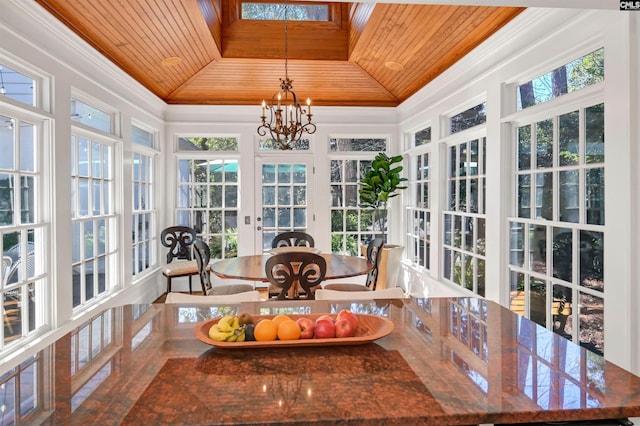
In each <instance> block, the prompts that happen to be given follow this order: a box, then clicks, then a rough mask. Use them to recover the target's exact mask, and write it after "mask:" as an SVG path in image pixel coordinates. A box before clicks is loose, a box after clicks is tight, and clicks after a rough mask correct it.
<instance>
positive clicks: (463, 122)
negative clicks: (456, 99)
mask: <svg viewBox="0 0 640 426" xmlns="http://www.w3.org/2000/svg"><path fill="white" fill-rule="evenodd" d="M486 109H487V103H486V102H483V103H481V104H479V105H476V106H474V107H472V108H469V109H468V110H466V111H463V112H461V113H459V114H457V115H454V116H453V117H451V118H450V120H449V129H450V130H449V131H450V134H454V133H458V132H460V131H462V130H465V129H469V128H471V127H474V126H477V125H479V124H484V123H485V122H486V121H487V113H486Z"/></svg>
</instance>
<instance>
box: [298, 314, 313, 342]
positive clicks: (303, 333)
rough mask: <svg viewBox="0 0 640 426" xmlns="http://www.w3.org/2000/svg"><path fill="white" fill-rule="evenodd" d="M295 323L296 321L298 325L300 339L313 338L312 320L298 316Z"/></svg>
mask: <svg viewBox="0 0 640 426" xmlns="http://www.w3.org/2000/svg"><path fill="white" fill-rule="evenodd" d="M296 323H298V327H300V338H301V339H311V338H313V329H314V324H313V321H311V320H310V319H309V318H306V317H303V318H298V320H297V321H296Z"/></svg>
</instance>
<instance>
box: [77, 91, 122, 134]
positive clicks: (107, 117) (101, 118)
mask: <svg viewBox="0 0 640 426" xmlns="http://www.w3.org/2000/svg"><path fill="white" fill-rule="evenodd" d="M71 120H73V121H75V122H76V123H80V124H83V125H85V126H88V127H91V128H93V129H96V130H100V131H102V132H104V133H113V117H112V116H111V114H108V113H106V112H104V111H101V110H99V109H98V108H96V107H93V106H91V105H88V104H86V103H84V102H81V101H79V100H77V99H72V100H71Z"/></svg>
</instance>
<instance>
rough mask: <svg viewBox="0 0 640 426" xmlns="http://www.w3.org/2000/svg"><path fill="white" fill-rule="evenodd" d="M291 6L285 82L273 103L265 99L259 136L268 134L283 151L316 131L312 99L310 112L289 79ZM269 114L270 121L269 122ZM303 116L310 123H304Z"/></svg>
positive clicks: (287, 33) (285, 55)
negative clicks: (304, 135) (299, 100)
mask: <svg viewBox="0 0 640 426" xmlns="http://www.w3.org/2000/svg"><path fill="white" fill-rule="evenodd" d="M287 9H288V5H287V2H286V0H285V3H284V79H282V78H281V79H280V92H278V93H276V94H274V95H273V96H272V97H271V103H270V104H268V105H267V103H266V102H265V101H264V100H262V115H261V116H260V118H261V119H262V124H261V125H260V126H258V134H259V135H260V136H266V135H267V133H269V135H270V136H271V138H272V139H273V141H274V142H275V143H276V144H277V145H278V148H279V149H281V150H289V149H293V145H294V144H295V143H296V142H298V141H299V140H300V138H302V135H303V134H305V133H307V134H310V135H311V134H313V133H315V132H316V125H315V124H314V123H312V122H311V117H312V114H311V99H309V98H307V105H306V109H305V108H303V107H302V106H301V105H300V102H298V97H297V96H296V93H295V92H294V91H293V87H292V85H291V83H292V80H291V79H289V69H288V59H289V58H288V56H289V51H288V49H289V31H288V23H289V20H288V19H287ZM267 112H268V113H269V119H268V120H267ZM303 116H306V121H307V122H306V123H305V124H302V120H303Z"/></svg>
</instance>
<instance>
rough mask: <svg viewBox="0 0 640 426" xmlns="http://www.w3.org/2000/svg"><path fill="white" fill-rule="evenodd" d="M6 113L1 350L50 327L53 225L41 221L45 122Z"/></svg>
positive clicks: (1, 178) (0, 211)
mask: <svg viewBox="0 0 640 426" xmlns="http://www.w3.org/2000/svg"><path fill="white" fill-rule="evenodd" d="M34 121H35V120H31V121H29V120H23V119H21V118H20V117H19V116H17V115H1V114H0V151H1V152H2V155H1V156H0V237H1V240H0V251H1V252H2V275H0V276H1V277H2V280H1V281H0V294H1V295H2V298H3V302H4V303H3V316H4V323H5V327H4V328H3V332H2V335H1V336H2V338H1V339H0V348H2V347H3V346H4V345H7V344H9V343H12V344H18V342H19V341H20V339H22V338H23V337H26V336H27V335H28V333H30V332H32V331H34V330H36V329H37V328H38V327H40V326H42V325H44V324H45V318H44V307H45V303H46V302H45V299H46V297H45V292H46V290H47V288H46V283H47V280H46V278H47V275H46V272H45V271H44V269H43V265H44V264H45V262H44V257H45V252H46V244H47V239H46V235H47V225H46V223H44V222H43V221H42V219H41V217H42V207H41V200H42V198H43V196H44V195H43V193H42V179H43V176H42V174H41V171H40V156H41V155H42V147H43V143H42V140H41V138H40V135H41V134H42V132H41V127H42V123H41V122H40V123H36V122H34Z"/></svg>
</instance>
